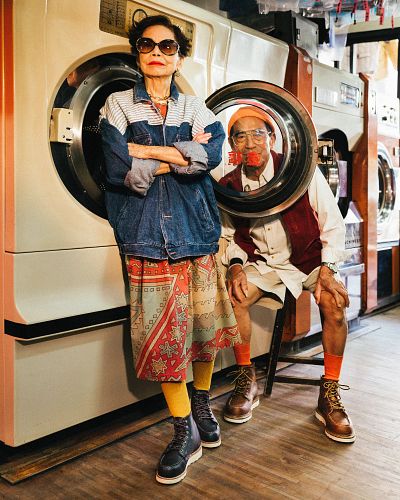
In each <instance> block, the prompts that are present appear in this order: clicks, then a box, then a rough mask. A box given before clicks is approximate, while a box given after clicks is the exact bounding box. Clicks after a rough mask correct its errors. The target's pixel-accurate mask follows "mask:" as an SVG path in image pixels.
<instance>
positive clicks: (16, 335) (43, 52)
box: [0, 0, 288, 446]
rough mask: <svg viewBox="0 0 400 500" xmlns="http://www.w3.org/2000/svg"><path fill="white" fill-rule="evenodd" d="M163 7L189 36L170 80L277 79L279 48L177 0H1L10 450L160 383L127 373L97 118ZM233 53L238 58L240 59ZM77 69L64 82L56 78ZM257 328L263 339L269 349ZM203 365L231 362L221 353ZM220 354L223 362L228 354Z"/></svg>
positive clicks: (128, 73) (127, 78) (3, 387)
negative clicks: (146, 24)
mask: <svg viewBox="0 0 400 500" xmlns="http://www.w3.org/2000/svg"><path fill="white" fill-rule="evenodd" d="M155 13H165V14H166V15H168V16H170V17H171V18H172V19H173V20H174V21H175V22H177V23H178V24H179V25H180V26H181V27H182V28H183V29H184V31H185V33H186V35H187V36H188V37H189V38H190V39H191V41H192V53H191V55H190V57H188V58H187V60H186V61H185V64H184V67H183V70H182V71H181V76H179V77H178V78H177V79H176V83H177V85H178V87H179V88H180V90H181V91H183V92H186V93H189V94H194V95H197V96H200V97H202V98H204V99H206V98H207V97H208V96H209V95H210V94H211V93H212V92H213V91H215V90H216V89H218V88H221V87H223V86H224V85H226V84H229V83H232V82H237V81H239V80H244V79H249V78H252V79H254V80H260V81H263V82H265V81H268V82H270V83H271V84H275V85H278V86H283V82H284V76H285V70H286V62H287V57H288V47H287V45H286V44H284V43H283V42H280V41H277V40H273V39H272V38H270V37H268V36H266V35H263V34H260V33H256V32H255V31H253V30H251V29H250V28H246V27H243V26H240V25H238V24H236V23H233V22H231V21H228V20H227V19H226V18H224V17H221V16H218V15H216V14H211V13H209V12H207V11H205V10H203V9H200V8H198V7H196V6H193V5H190V4H188V3H186V2H183V1H180V0H170V2H168V7H167V6H166V4H165V2H161V1H151V2H150V1H147V0H143V1H140V2H136V1H132V0H123V1H121V0H101V1H99V0H87V1H85V2H80V3H76V2H74V1H73V0H37V1H36V2H30V1H28V0H21V1H18V2H9V1H7V0H1V24H2V28H3V30H2V53H1V66H2V67H1V69H2V71H1V78H2V80H1V87H2V93H3V94H2V95H5V96H6V99H5V101H4V103H3V101H2V105H1V106H2V107H1V136H0V137H1V159H2V163H1V176H0V179H1V194H2V199H3V204H2V207H1V231H2V238H1V241H2V243H1V245H2V247H1V248H0V250H1V271H2V275H3V277H4V279H3V281H2V286H1V297H2V301H1V307H2V309H1V311H2V324H4V329H2V331H1V334H0V370H1V373H2V374H4V376H3V377H2V379H1V381H0V440H1V441H3V442H4V443H6V444H7V445H10V446H18V445H21V444H23V443H26V442H29V441H32V440H34V439H37V438H40V437H42V436H45V435H48V434H50V433H53V432H56V431H58V430H61V429H64V428H67V427H69V426H72V425H74V424H77V423H79V422H82V421H85V420H88V419H90V418H93V417H96V416H98V415H101V414H104V413H106V412H109V411H112V410H115V409H117V408H121V407H123V406H126V405H129V404H132V403H134V402H135V401H138V400H140V399H143V398H146V397H149V396H151V395H153V394H155V393H157V392H159V390H160V389H159V386H158V385H157V384H150V383H144V382H140V381H138V380H137V379H136V378H135V376H134V370H133V363H132V359H131V350H130V343H129V327H128V322H127V317H128V309H127V303H128V296H127V290H126V287H125V283H124V273H123V266H122V263H121V258H120V256H119V253H118V249H117V247H116V245H115V240H114V236H113V233H112V230H111V228H110V226H109V224H108V222H107V220H106V219H105V218H104V211H103V208H102V201H101V198H102V183H101V174H102V172H101V169H99V168H98V166H99V165H100V166H101V161H99V158H98V157H97V156H96V151H94V148H93V144H96V141H97V140H98V137H97V136H96V133H97V131H96V116H97V114H98V110H99V108H100V107H101V106H102V104H103V103H104V101H105V98H106V97H107V95H108V94H109V93H111V92H114V91H118V90H121V89H123V88H126V87H127V86H132V85H133V84H134V82H135V81H136V80H137V78H138V72H137V68H136V63H135V61H134V58H132V56H131V55H130V47H129V44H128V40H127V35H126V31H127V28H128V27H129V25H130V23H131V22H132V19H135V20H138V19H140V17H141V16H143V15H151V14H155ZM244 60H246V65H244V64H243V61H244ZM73 71H84V72H86V74H85V75H84V79H83V81H82V82H81V83H80V85H78V86H77V88H76V87H71V86H70V85H69V84H68V78H67V77H68V75H70V74H71V73H72V72H73ZM272 325H273V317H271V318H269V319H267V320H266V322H265V323H264V331H265V330H267V334H265V335H264V337H263V342H261V343H262V345H260V346H258V345H255V346H253V350H254V352H253V354H254V355H257V354H260V353H262V352H266V351H267V350H268V346H269V343H268V329H269V330H272ZM226 356H228V357H227V358H226V359H224V357H223V356H221V357H220V359H219V360H218V361H217V363H216V369H220V368H221V367H222V366H226V365H228V364H230V363H231V359H230V358H229V355H228V354H226ZM228 358H229V359H228Z"/></svg>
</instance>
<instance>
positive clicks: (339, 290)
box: [314, 266, 350, 307]
mask: <svg viewBox="0 0 400 500" xmlns="http://www.w3.org/2000/svg"><path fill="white" fill-rule="evenodd" d="M323 291H325V292H329V293H330V294H331V295H332V296H333V298H334V299H335V302H336V305H337V306H338V307H341V298H342V299H344V302H345V305H346V307H349V304H350V302H349V295H348V293H347V290H346V288H345V286H344V285H343V283H342V282H341V281H338V280H336V279H335V276H334V274H333V273H332V271H331V270H330V269H329V268H327V267H326V266H321V269H320V271H319V276H318V280H317V286H316V288H315V292H314V297H315V302H316V303H317V304H319V302H320V300H321V292H323Z"/></svg>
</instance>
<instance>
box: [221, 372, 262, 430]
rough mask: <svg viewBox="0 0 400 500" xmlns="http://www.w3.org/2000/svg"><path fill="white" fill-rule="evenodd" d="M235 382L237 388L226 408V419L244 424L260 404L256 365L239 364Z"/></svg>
mask: <svg viewBox="0 0 400 500" xmlns="http://www.w3.org/2000/svg"><path fill="white" fill-rule="evenodd" d="M232 374H233V375H235V379H234V381H233V382H236V385H235V389H234V390H233V392H232V394H231V395H230V396H229V399H228V401H227V402H226V405H225V408H224V420H226V421H227V422H232V423H233V424H243V423H244V422H247V421H248V420H250V419H251V417H252V410H253V409H254V408H256V407H257V406H258V405H259V404H260V400H259V398H258V387H257V381H256V370H255V367H254V365H250V366H238V369H237V371H234V372H232Z"/></svg>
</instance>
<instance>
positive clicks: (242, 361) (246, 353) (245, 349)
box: [233, 344, 251, 365]
mask: <svg viewBox="0 0 400 500" xmlns="http://www.w3.org/2000/svg"><path fill="white" fill-rule="evenodd" d="M233 350H234V351H235V358H236V363H237V364H238V365H251V361H250V344H236V345H234V346H233Z"/></svg>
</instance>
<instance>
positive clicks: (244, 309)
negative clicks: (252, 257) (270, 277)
mask: <svg viewBox="0 0 400 500" xmlns="http://www.w3.org/2000/svg"><path fill="white" fill-rule="evenodd" d="M263 295H264V292H263V291H262V290H260V289H259V288H258V287H257V286H255V285H253V284H252V283H249V284H248V293H247V297H246V298H245V299H243V300H242V301H241V302H238V301H235V305H234V306H233V310H234V312H235V316H238V315H244V314H248V313H249V309H250V307H251V306H252V305H253V304H255V303H256V302H258V300H259V299H260V298H261V297H262V296H263Z"/></svg>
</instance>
